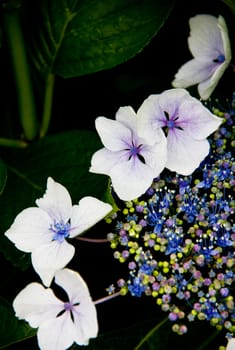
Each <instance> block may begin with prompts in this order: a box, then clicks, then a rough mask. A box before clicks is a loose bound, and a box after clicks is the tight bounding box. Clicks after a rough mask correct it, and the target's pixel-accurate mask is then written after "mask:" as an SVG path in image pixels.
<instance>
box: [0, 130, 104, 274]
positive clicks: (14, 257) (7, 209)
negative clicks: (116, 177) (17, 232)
mask: <svg viewBox="0 0 235 350" xmlns="http://www.w3.org/2000/svg"><path fill="white" fill-rule="evenodd" d="M99 148H101V143H100V140H99V137H98V136H97V134H96V133H95V132H92V131H71V132H66V133H61V134H57V135H53V136H49V137H45V138H44V139H42V140H41V141H38V142H36V143H34V144H32V145H31V146H29V147H28V148H26V149H22V150H19V149H17V150H8V152H7V154H6V159H7V166H8V181H7V184H6V187H5V191H4V192H3V195H2V196H1V197H0V211H1V231H2V234H1V235H0V251H1V252H2V253H3V254H4V256H5V257H6V258H7V259H8V260H10V261H11V262H12V264H13V265H14V266H16V267H19V268H20V269H22V270H24V269H26V268H27V267H28V266H29V254H24V253H22V252H20V251H18V250H17V249H16V248H15V247H14V245H13V244H12V243H11V242H10V241H9V240H8V239H7V238H6V237H5V236H4V232H5V231H6V230H7V229H8V228H9V227H10V225H11V224H12V222H13V220H14V218H15V216H16V215H17V214H18V213H19V212H20V211H21V210H23V209H25V208H27V207H30V206H35V200H36V199H37V198H40V197H41V196H42V195H43V193H44V192H45V189H46V182H47V178H48V176H51V177H52V178H53V179H54V180H55V181H57V182H60V183H61V184H63V185H64V186H65V187H66V188H67V189H68V191H69V192H70V195H71V197H72V200H73V203H77V202H78V201H79V199H81V198H82V197H84V196H88V195H90V196H94V197H97V198H100V199H102V196H103V194H104V193H105V191H106V188H107V185H108V177H106V176H104V175H103V176H102V175H96V174H92V173H90V172H89V167H90V159H91V156H92V154H93V153H94V152H95V151H96V150H97V149H99Z"/></svg>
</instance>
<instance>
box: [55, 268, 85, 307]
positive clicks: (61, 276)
mask: <svg viewBox="0 0 235 350" xmlns="http://www.w3.org/2000/svg"><path fill="white" fill-rule="evenodd" d="M55 283H56V284H58V285H59V286H60V287H62V288H63V289H64V290H65V291H66V293H67V295H68V297H69V301H70V302H71V303H73V304H75V303H79V304H80V303H82V301H83V300H84V299H87V298H90V292H89V289H88V287H87V284H86V282H85V281H84V279H83V278H82V277H81V276H80V274H79V273H78V272H75V271H73V270H70V269H67V268H65V269H62V270H58V271H57V272H56V273H55Z"/></svg>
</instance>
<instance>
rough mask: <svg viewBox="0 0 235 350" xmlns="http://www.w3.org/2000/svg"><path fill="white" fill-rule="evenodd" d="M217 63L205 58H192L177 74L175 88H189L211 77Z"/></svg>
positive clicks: (174, 81) (174, 82) (173, 82)
mask: <svg viewBox="0 0 235 350" xmlns="http://www.w3.org/2000/svg"><path fill="white" fill-rule="evenodd" d="M217 66H218V65H217V64H215V63H214V62H210V61H209V62H208V60H203V59H200V58H198V59H192V60H190V61H188V62H187V63H185V64H184V65H183V66H182V67H180V69H179V70H178V72H177V73H176V75H175V79H174V80H173V81H172V85H173V86H174V87H175V88H187V87H189V86H192V85H196V84H198V83H200V82H201V81H204V80H206V79H208V78H209V77H211V75H212V74H213V73H214V72H215V70H216V69H217Z"/></svg>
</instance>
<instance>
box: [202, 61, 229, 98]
mask: <svg viewBox="0 0 235 350" xmlns="http://www.w3.org/2000/svg"><path fill="white" fill-rule="evenodd" d="M228 65H229V63H228V62H226V61H225V62H224V63H222V64H220V65H217V69H216V70H215V72H214V73H213V75H212V76H210V77H209V79H207V80H205V81H202V82H201V83H200V84H199V85H198V93H199V95H200V97H201V98H202V99H203V100H207V99H208V98H209V97H210V96H211V94H212V92H213V91H214V89H215V88H216V86H217V85H218V82H219V80H220V78H221V77H222V75H223V74H224V71H225V70H226V69H227V67H228Z"/></svg>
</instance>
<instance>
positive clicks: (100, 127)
mask: <svg viewBox="0 0 235 350" xmlns="http://www.w3.org/2000/svg"><path fill="white" fill-rule="evenodd" d="M95 126H96V129H97V132H98V134H99V136H100V138H101V141H102V143H103V145H104V148H102V149H101V150H99V151H97V152H95V153H94V155H93V156H92V159H91V167H90V171H91V172H94V173H98V174H106V175H108V176H110V178H111V181H112V185H113V188H114V191H115V192H116V193H117V195H118V197H119V198H120V199H122V200H132V199H135V198H137V197H139V196H141V195H142V194H143V193H145V191H147V189H148V188H149V187H150V185H151V184H152V181H153V179H154V177H157V176H158V175H159V174H160V173H161V171H162V170H163V169H164V167H165V163H166V138H165V135H164V133H163V132H162V130H161V129H159V130H158V131H157V132H156V133H155V142H154V143H153V144H152V145H149V144H148V143H147V142H146V140H144V139H143V138H141V137H139V136H138V134H137V116H136V113H135V112H134V110H133V109H132V108H131V107H129V106H127V107H121V108H119V110H118V112H117V113H116V120H111V119H108V118H105V117H98V118H97V119H96V121H95Z"/></svg>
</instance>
